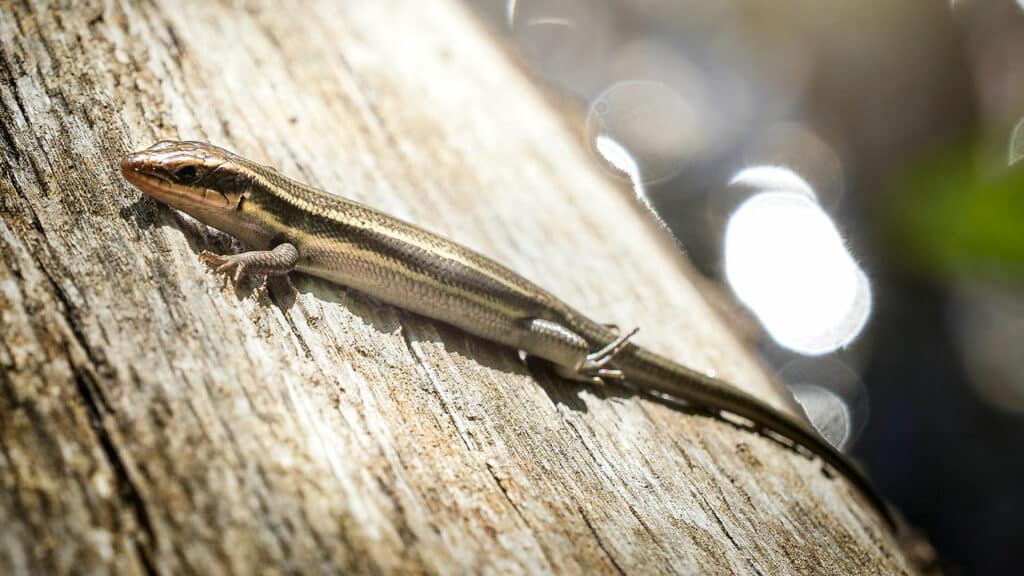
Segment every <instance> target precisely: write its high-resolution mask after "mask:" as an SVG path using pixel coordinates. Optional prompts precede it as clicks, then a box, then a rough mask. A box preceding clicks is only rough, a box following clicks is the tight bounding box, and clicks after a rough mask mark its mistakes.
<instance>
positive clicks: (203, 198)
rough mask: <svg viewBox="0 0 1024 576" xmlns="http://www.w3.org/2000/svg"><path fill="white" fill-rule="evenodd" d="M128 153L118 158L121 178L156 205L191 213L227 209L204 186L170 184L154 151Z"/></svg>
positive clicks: (226, 203)
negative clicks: (160, 203) (152, 200)
mask: <svg viewBox="0 0 1024 576" xmlns="http://www.w3.org/2000/svg"><path fill="white" fill-rule="evenodd" d="M155 148H156V146H154V147H153V148H150V149H148V150H141V151H139V152H132V153H130V154H128V155H126V156H125V157H124V158H122V159H121V175H122V176H124V179H125V180H127V181H128V183H129V184H131V185H132V186H134V187H135V188H138V189H139V190H140V191H141V192H142V193H143V194H145V195H147V196H149V197H150V198H153V199H154V200H156V201H158V202H162V203H164V204H167V205H168V206H173V207H174V208H178V209H179V210H184V211H186V212H189V213H191V212H193V211H196V210H203V211H210V210H219V209H227V208H230V207H231V201H230V199H229V198H227V197H225V196H224V195H223V194H221V193H219V192H216V191H214V190H209V189H207V188H206V187H205V186H188V185H184V184H181V183H179V182H176V181H174V179H173V176H172V175H171V174H170V173H169V172H168V171H167V169H166V168H164V166H163V164H162V162H161V161H160V159H159V158H158V157H156V155H155V153H154V149H155Z"/></svg>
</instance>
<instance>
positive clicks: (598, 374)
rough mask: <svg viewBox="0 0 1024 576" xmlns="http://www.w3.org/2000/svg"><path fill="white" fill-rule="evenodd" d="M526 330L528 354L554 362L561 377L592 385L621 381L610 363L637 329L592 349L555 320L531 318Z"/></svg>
mask: <svg viewBox="0 0 1024 576" xmlns="http://www.w3.org/2000/svg"><path fill="white" fill-rule="evenodd" d="M529 329H530V332H529V340H530V341H529V342H528V343H527V345H525V346H523V350H524V351H525V352H526V353H527V354H531V355H533V356H539V357H541V358H544V359H545V360H548V361H549V362H551V363H553V364H554V365H555V371H556V372H557V373H558V374H559V375H560V376H562V377H563V378H568V379H570V380H578V381H582V382H590V383H592V384H603V383H604V382H605V381H606V380H622V378H623V375H622V372H621V371H620V370H618V369H616V368H614V367H612V366H610V363H611V362H612V361H613V360H614V359H615V356H616V355H617V354H618V353H619V352H621V351H622V349H623V348H625V346H626V344H627V343H629V339H630V338H632V337H633V335H634V334H636V332H637V331H636V329H634V330H632V331H630V332H628V333H626V334H620V335H619V336H618V337H617V338H615V339H614V340H612V341H611V342H609V343H608V344H607V345H606V346H604V347H602V348H601V349H600V350H597V351H595V352H591V351H590V350H591V347H590V343H589V342H587V340H586V339H585V338H583V337H582V336H580V335H579V334H577V333H575V332H573V331H572V330H570V329H568V328H566V327H565V326H564V325H562V324H559V323H557V322H552V321H550V320H543V319H539V318H534V319H531V320H530V321H529Z"/></svg>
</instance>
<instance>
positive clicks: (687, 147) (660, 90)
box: [587, 81, 700, 184]
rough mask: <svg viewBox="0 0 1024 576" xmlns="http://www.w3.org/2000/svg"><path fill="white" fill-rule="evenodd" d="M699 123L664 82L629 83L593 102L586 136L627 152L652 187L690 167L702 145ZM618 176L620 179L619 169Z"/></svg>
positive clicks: (616, 171) (621, 84) (610, 90)
mask: <svg viewBox="0 0 1024 576" xmlns="http://www.w3.org/2000/svg"><path fill="white" fill-rule="evenodd" d="M698 125H699V120H698V119H697V117H696V114H695V113H694V109H693V108H692V107H691V106H690V105H689V104H688V103H687V102H686V100H684V99H683V98H682V97H681V96H680V95H679V94H678V93H676V91H674V90H672V89H671V88H669V87H668V86H666V85H665V84H662V83H660V82H650V81H626V82H619V83H616V84H615V85H613V86H612V87H611V88H609V89H607V90H605V91H604V92H603V93H601V95H600V96H598V97H597V98H595V99H594V100H593V102H592V103H591V105H590V110H589V113H588V114H587V137H588V140H589V141H590V142H591V143H592V145H594V146H596V143H597V142H598V139H599V138H602V137H603V138H610V139H611V140H614V141H615V142H617V143H618V144H619V145H620V146H622V147H623V148H625V149H626V150H628V151H629V154H630V156H632V157H633V158H634V159H635V161H636V164H637V166H638V168H639V173H640V176H641V178H642V181H643V182H645V183H647V184H650V183H654V182H661V181H664V180H667V179H669V178H671V177H673V176H675V175H676V174H678V173H679V172H680V171H681V170H682V169H683V168H684V167H685V165H686V163H687V161H688V159H689V158H690V157H691V156H692V154H693V153H694V152H695V151H696V150H697V149H698V148H699V146H700V142H699V141H698V137H697V135H698V134H699V133H700V130H699V129H697V127H698ZM601 158H602V159H603V158H604V157H603V156H601ZM613 173H614V174H616V175H620V176H621V174H620V171H619V169H618V168H616V169H615V170H613Z"/></svg>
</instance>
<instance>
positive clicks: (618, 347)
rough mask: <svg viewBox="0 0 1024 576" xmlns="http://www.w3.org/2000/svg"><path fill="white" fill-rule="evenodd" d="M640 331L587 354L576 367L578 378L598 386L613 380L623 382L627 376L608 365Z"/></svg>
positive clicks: (621, 335) (634, 330) (624, 335)
mask: <svg viewBox="0 0 1024 576" xmlns="http://www.w3.org/2000/svg"><path fill="white" fill-rule="evenodd" d="M638 330H639V328H634V329H633V330H631V331H629V332H628V333H626V334H620V335H619V336H618V337H617V338H616V339H615V340H612V341H611V342H610V343H609V344H608V345H607V346H605V347H604V348H601V349H600V350H598V351H597V352H591V353H590V354H587V357H586V358H585V359H584V360H583V362H582V363H580V365H579V366H577V367H576V375H577V377H582V378H583V379H586V380H590V381H591V382H593V383H594V384H598V385H601V384H604V383H605V382H608V381H612V380H623V379H624V378H625V376H624V375H623V373H622V371H621V370H618V369H616V368H611V367H608V363H609V362H611V361H612V360H614V359H615V356H616V355H618V354H619V352H622V349H623V348H625V347H626V345H627V344H629V340H630V339H631V338H632V337H633V335H634V334H636V333H637V331H638Z"/></svg>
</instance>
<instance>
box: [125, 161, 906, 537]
mask: <svg viewBox="0 0 1024 576" xmlns="http://www.w3.org/2000/svg"><path fill="white" fill-rule="evenodd" d="M121 172H122V174H123V175H124V177H125V179H127V180H128V182H130V183H131V184H132V185H134V186H135V187H136V188H138V189H139V190H141V191H143V192H144V193H146V194H148V195H149V196H151V197H153V198H154V199H156V200H158V201H160V202H163V203H165V204H168V205H170V206H172V207H174V208H177V209H179V210H182V211H184V212H186V213H188V214H190V215H191V216H193V217H194V218H196V219H198V220H199V221H201V222H203V223H204V224H208V225H210V226H213V227H214V228H217V229H219V230H221V231H223V232H226V233H228V234H230V235H232V236H234V237H236V238H238V239H239V240H241V241H243V242H245V243H246V244H248V245H249V246H250V247H252V248H253V251H252V252H245V253H242V254H235V255H229V256H218V255H213V254H210V253H204V254H203V255H202V256H203V259H204V260H205V261H207V262H210V263H212V264H214V265H216V266H217V267H218V272H222V273H234V274H235V276H236V278H237V277H240V276H241V275H244V274H246V273H252V272H260V273H264V274H268V275H275V274H287V273H289V272H291V271H297V272H303V273H306V274H310V275H313V276H318V277H320V278H324V279H326V280H329V281H331V282H335V283H337V284H341V285H344V286H349V287H351V288H355V289H356V290H359V291H362V292H365V293H367V294H371V295H373V296H374V297H376V298H378V299H379V300H382V301H384V302H387V303H389V304H392V305H394V306H398V307H400V308H404V309H407V310H411V311H413V312H416V313H418V314H421V315H423V316H427V317H430V318H434V319H436V320H440V321H442V322H446V323H448V324H452V325H454V326H457V327H458V328H461V329H462V330H465V331H466V332H469V333H470V334H474V335H476V336H479V337H481V338H485V339H488V340H492V341H495V342H499V343H501V344H505V345H507V346H511V347H513V348H516V349H518V350H522V351H524V352H526V353H527V354H529V355H531V356H536V357H539V358H543V359H544V360H547V361H549V362H551V363H552V364H553V365H554V366H555V368H556V369H557V371H558V372H559V373H560V374H562V375H564V376H566V377H570V378H574V379H580V380H590V381H598V382H603V381H614V380H619V379H622V378H624V379H625V380H626V382H628V383H629V384H630V385H631V386H632V387H635V388H637V389H640V390H643V391H646V392H657V393H661V394H665V395H668V396H671V397H674V398H677V399H681V400H685V401H687V402H688V403H690V404H692V405H693V406H695V407H699V408H702V409H705V410H708V411H710V412H713V413H722V412H724V413H730V414H734V415H737V416H741V417H743V418H746V419H748V420H750V421H752V422H753V423H754V424H755V425H757V426H759V427H763V428H765V429H767V430H771V431H773V432H775V433H777V434H779V435H781V436H784V437H786V438H788V439H789V440H791V441H792V442H794V443H795V444H798V445H800V446H802V447H804V448H805V449H807V450H809V451H810V452H812V453H813V454H815V455H817V456H818V457H820V458H821V459H822V460H823V461H824V462H826V463H827V464H828V465H829V466H831V467H832V468H834V469H835V470H837V471H839V472H840V473H842V474H843V475H844V476H846V477H847V478H848V479H849V480H850V481H851V482H852V483H853V484H855V485H856V486H857V488H859V489H860V491H861V492H862V493H863V494H864V495H865V496H866V497H867V499H868V500H869V501H870V502H871V503H872V504H873V505H874V506H875V507H876V508H877V509H878V511H879V512H880V513H881V514H882V516H883V517H884V518H885V520H886V521H887V522H888V523H889V524H890V526H894V523H893V519H892V517H891V516H890V514H889V510H888V508H887V507H886V505H885V503H884V502H883V501H882V499H881V498H880V497H879V496H878V495H877V494H876V493H875V491H874V490H873V488H872V487H871V484H870V483H869V482H868V480H867V479H866V478H865V476H864V475H863V474H862V473H861V472H860V470H859V469H858V468H857V467H855V466H854V465H853V464H852V463H851V462H850V461H849V460H848V459H847V458H846V457H845V456H844V455H843V454H842V453H841V452H839V451H838V450H836V449H835V448H834V447H833V446H832V445H831V444H829V443H828V442H826V441H825V440H824V439H823V438H822V437H821V436H820V435H819V434H818V433H817V432H815V431H813V430H812V429H811V428H810V427H809V426H808V425H807V424H806V423H804V422H803V421H801V420H798V419H797V418H795V417H793V416H790V415H789V414H786V413H784V412H781V411H779V410H776V409H775V408H773V407H771V406H769V405H768V404H766V403H764V402H763V401H761V400H760V399H758V398H756V397H754V396H752V395H750V394H747V393H746V392H743V391H742V390H740V389H738V388H736V387H735V386H732V385H730V384H728V383H726V382H723V381H721V380H717V379H715V378H711V377H708V376H705V375H704V374H701V373H699V372H696V371H694V370H690V369H689V368H686V367H684V366H681V365H680V364H677V363H675V362H673V361H671V360H669V359H667V358H664V357H662V356H659V355H657V354H654V353H653V352H650V351H647V350H645V349H643V348H640V347H639V346H636V345H635V344H632V343H631V342H629V336H631V335H632V333H630V334H626V335H619V334H617V333H616V332H615V331H614V330H612V329H610V328H608V327H607V326H604V325H602V324H599V323H597V322H594V321H593V320H591V319H589V318H588V317H586V316H585V315H583V314H581V313H580V312H578V311H576V310H575V309H573V308H572V307H570V306H569V305H568V304H566V303H565V302H563V301H562V300H560V299H558V298H556V297H555V296H553V295H552V294H550V293H549V292H547V291H546V290H544V289H542V288H541V287H539V286H537V285H536V284H533V283H532V282H530V281H528V280H526V279H525V278H523V277H522V276H520V275H519V274H516V273H515V272H513V271H511V270H509V269H508V268H506V267H504V266H502V265H501V264H498V263H497V262H495V261H493V260H491V259H490V258H487V257H485V256H482V255H480V254H478V253H476V252H474V251H472V250H470V249H468V248H465V247H463V246H460V245H458V244H456V243H454V242H451V241H449V240H447V239H445V238H442V237H440V236H438V235H436V234H433V233H431V232H428V231H426V230H424V229H422V228H419V227H417V226H415V225H413V224H410V223H408V222H405V221H402V220H399V219H397V218H393V217H391V216H388V215H387V214H384V213H382V212H379V211H377V210H374V209H372V208H369V207H367V206H364V205H362V204H359V203H357V202H353V201H351V200H347V199H344V198H341V197H338V196H334V195H331V194H328V193H326V192H323V191H321V190H317V189H315V188H312V187H310V186H306V185H304V184H301V183H299V182H296V181H294V180H291V179H289V178H287V177H285V176H283V175H282V174H281V173H279V172H277V171H276V170H274V169H272V168H268V167H266V166H261V165H259V164H257V163H255V162H252V161H249V160H246V159H245V158H242V157H240V156H238V155H236V154H232V153H231V152H228V151H226V150H224V149H222V148H218V147H216V146H212V145H210V144H205V143H201V142H178V141H161V142H158V143H156V144H154V145H153V146H152V147H150V148H148V149H146V150H142V151H139V152H135V153H132V154H129V155H128V156H126V157H125V158H124V159H123V160H122V161H121Z"/></svg>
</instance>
